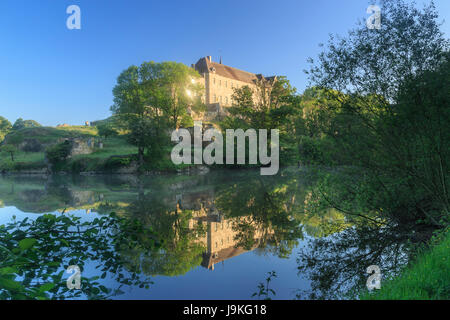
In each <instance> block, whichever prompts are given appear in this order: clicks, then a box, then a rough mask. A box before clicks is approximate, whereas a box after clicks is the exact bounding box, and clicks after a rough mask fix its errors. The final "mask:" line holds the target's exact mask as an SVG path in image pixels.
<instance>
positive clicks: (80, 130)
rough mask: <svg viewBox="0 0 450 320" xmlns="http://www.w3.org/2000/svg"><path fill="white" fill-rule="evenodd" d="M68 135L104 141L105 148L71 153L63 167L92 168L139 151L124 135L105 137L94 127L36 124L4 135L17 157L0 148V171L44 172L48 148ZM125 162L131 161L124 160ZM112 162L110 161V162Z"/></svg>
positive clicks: (6, 143) (81, 139)
mask: <svg viewBox="0 0 450 320" xmlns="http://www.w3.org/2000/svg"><path fill="white" fill-rule="evenodd" d="M66 139H78V140H80V141H94V142H95V143H97V144H99V143H101V145H102V148H94V149H93V150H92V153H90V154H80V155H74V156H73V157H71V158H70V159H69V160H68V161H67V163H65V166H64V167H63V168H61V170H63V171H78V172H79V171H90V170H93V171H95V170H97V169H101V168H102V167H104V166H105V165H106V166H107V165H108V163H109V162H111V159H112V158H113V157H114V156H116V157H121V158H123V157H126V156H130V157H131V155H132V154H135V153H136V148H135V147H134V146H132V145H130V144H129V143H127V141H126V139H125V137H124V136H118V137H110V138H107V139H105V138H103V137H100V136H98V133H97V129H96V128H95V127H86V126H68V127H57V128H54V127H36V128H24V129H21V130H18V131H14V132H12V133H10V134H8V135H7V136H6V137H5V140H4V141H3V143H2V147H4V146H7V145H11V146H14V148H15V149H16V150H17V151H16V152H14V155H13V157H14V161H13V160H12V159H11V155H10V154H9V153H7V152H0V171H2V172H17V171H19V172H31V173H38V172H40V171H42V173H45V171H46V169H47V164H46V162H45V150H46V149H47V148H48V147H50V146H53V145H56V144H58V143H61V142H63V141H64V140H66ZM122 162H129V161H126V160H122ZM109 164H111V163H109Z"/></svg>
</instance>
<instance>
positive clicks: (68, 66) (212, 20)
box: [0, 0, 450, 125]
mask: <svg viewBox="0 0 450 320" xmlns="http://www.w3.org/2000/svg"><path fill="white" fill-rule="evenodd" d="M422 1H423V0H420V1H418V2H419V3H421V2H422ZM435 2H436V5H437V8H438V10H439V11H440V13H441V19H444V18H447V17H448V14H449V13H450V1H448V0H436V1H435ZM368 3H369V2H368V1H367V0H345V1H344V0H341V1H335V0H314V1H309V0H290V1H288V0H279V1H273V0H270V1H268V0H239V1H238V0H209V1H197V0H179V1H173V0H165V1H163V0H159V1H153V0H128V1H125V0H39V1H38V0H36V1H35V0H1V1H0V39H1V40H0V70H1V71H0V115H1V116H4V117H6V118H8V119H9V120H10V121H11V122H14V121H15V120H16V119H17V118H19V117H22V118H24V119H34V120H37V121H38V122H40V123H42V124H43V125H57V124H59V123H69V124H83V123H84V121H92V120H98V119H103V118H105V117H108V116H109V115H110V111H109V107H110V106H111V104H112V92H111V91H112V88H113V87H114V84H115V81H116V78H117V76H118V75H119V74H120V72H121V71H122V70H124V69H126V68H127V67H128V66H130V65H132V64H140V63H142V62H143V61H150V60H153V61H178V62H183V63H185V64H187V65H190V64H191V63H195V62H196V61H197V60H198V59H199V58H200V57H203V56H207V55H211V56H212V57H213V60H214V61H218V60H219V56H220V55H221V56H222V59H223V63H224V64H227V65H230V66H233V67H236V68H240V69H244V70H247V71H250V72H254V73H263V74H265V75H274V74H277V75H286V76H287V77H288V78H289V79H290V80H291V82H292V83H293V85H294V86H295V87H297V89H299V90H300V91H302V90H303V89H305V87H306V86H307V78H306V76H305V74H304V73H303V70H304V69H305V68H306V67H307V65H308V64H307V62H306V60H307V58H308V57H315V56H316V55H317V54H318V53H319V52H320V48H319V46H318V44H319V43H321V42H326V40H327V39H328V34H329V33H338V34H345V33H346V32H347V31H348V30H349V29H350V28H352V27H353V26H354V25H355V23H356V22H357V21H358V19H361V18H366V17H367V16H368V15H367V14H366V8H367V6H368ZM72 4H76V5H78V6H79V7H80V8H81V30H68V29H67V28H66V19H67V17H68V16H69V15H68V14H66V8H67V7H68V6H69V5H72ZM443 30H444V32H445V33H446V36H447V37H448V36H449V34H450V24H449V22H445V23H444V25H443Z"/></svg>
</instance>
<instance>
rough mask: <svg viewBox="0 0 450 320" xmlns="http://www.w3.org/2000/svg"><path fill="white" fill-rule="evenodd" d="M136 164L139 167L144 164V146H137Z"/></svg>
mask: <svg viewBox="0 0 450 320" xmlns="http://www.w3.org/2000/svg"><path fill="white" fill-rule="evenodd" d="M138 164H139V167H141V166H142V165H143V164H144V147H138Z"/></svg>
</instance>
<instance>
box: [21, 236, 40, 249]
mask: <svg viewBox="0 0 450 320" xmlns="http://www.w3.org/2000/svg"><path fill="white" fill-rule="evenodd" d="M36 242H37V240H36V239H33V238H28V239H23V240H20V241H19V247H20V249H22V250H27V249H30V248H31V247H32V246H34V245H35V243H36Z"/></svg>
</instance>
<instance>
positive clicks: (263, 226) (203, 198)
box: [0, 169, 406, 299]
mask: <svg viewBox="0 0 450 320" xmlns="http://www.w3.org/2000/svg"><path fill="white" fill-rule="evenodd" d="M315 181H316V176H315V174H313V173H311V172H299V171H297V170H294V169H287V170H283V171H282V172H281V174H280V175H278V176H274V177H271V176H266V177H261V176H260V175H259V172H256V171H255V172H253V171H236V172H233V174H230V172H226V171H224V172H220V171H219V172H211V173H209V174H207V175H195V176H186V175H165V176H148V177H136V176H125V175H124V176H95V177H89V176H53V177H3V178H0V206H4V207H5V208H4V209H1V211H0V224H3V223H5V222H6V221H5V219H3V218H2V216H1V214H3V215H4V216H5V215H6V214H7V213H8V210H9V207H15V208H17V209H18V210H19V211H21V212H27V213H39V214H41V213H56V216H57V217H58V216H61V215H68V214H71V213H76V215H77V216H80V217H82V219H81V220H80V221H81V222H83V223H85V226H87V225H89V224H90V225H89V227H90V228H100V229H101V231H105V232H103V233H102V232H100V233H99V234H98V236H97V238H96V237H95V236H92V237H89V236H88V237H84V238H83V237H80V238H79V239H78V241H82V242H83V241H84V242H83V246H84V250H81V249H80V248H81V247H82V246H81V247H78V248H76V250H75V248H71V249H73V250H72V251H70V250H69V252H66V253H65V254H64V255H62V256H61V255H58V254H56V253H55V252H53V254H52V256H53V258H54V259H56V260H55V261H56V262H58V263H59V265H58V266H56V265H55V267H54V269H51V270H50V271H51V272H54V273H56V272H60V270H61V268H62V267H63V266H65V265H66V264H67V263H69V262H70V263H75V262H76V263H80V264H83V263H86V265H83V266H84V267H85V269H86V270H90V271H89V275H90V276H95V275H102V277H101V278H102V279H110V282H108V283H103V282H100V284H101V285H102V286H103V287H105V286H109V287H115V288H116V289H118V288H122V286H123V285H126V286H129V287H131V288H132V289H133V290H134V291H133V292H138V291H139V288H141V287H143V288H145V287H148V288H149V289H148V290H149V292H151V293H153V294H154V295H153V296H151V298H162V297H164V295H163V292H162V291H158V290H162V288H161V287H160V286H158V283H157V281H156V280H155V279H156V277H158V276H166V277H174V276H185V278H179V282H178V287H177V284H171V285H172V286H175V288H176V289H182V286H186V284H185V283H184V281H185V282H189V279H191V278H195V277H196V273H195V272H194V273H192V272H189V271H191V270H201V269H203V270H205V271H206V270H208V272H211V271H213V274H216V273H217V271H214V270H215V269H216V266H217V265H222V264H223V263H224V262H226V261H233V262H234V263H235V264H236V265H238V264H240V263H243V261H244V259H234V258H236V257H243V256H248V255H245V254H244V253H247V252H253V253H255V254H254V255H252V256H251V259H250V260H249V262H246V264H245V265H244V268H242V269H241V270H239V271H233V272H234V273H232V274H231V273H230V274H227V273H218V274H217V276H216V277H217V279H218V278H222V279H223V281H229V282H230V283H232V280H233V279H241V280H240V281H239V282H238V283H236V282H234V283H233V286H234V287H233V288H229V289H228V291H226V290H223V293H222V295H219V296H215V298H245V299H248V298H250V296H251V294H252V293H253V292H254V289H255V288H256V286H257V281H253V282H252V283H251V284H245V281H244V280H242V279H246V278H248V279H251V276H252V273H254V270H258V266H259V267H260V268H264V269H265V270H263V271H264V273H262V274H265V273H266V272H267V271H270V270H271V269H276V268H277V266H278V267H279V266H280V265H281V264H280V263H285V264H286V268H287V266H289V268H291V269H290V270H291V271H290V272H289V273H285V274H281V275H280V277H279V278H280V280H279V281H280V283H279V284H278V287H277V283H276V281H274V286H275V287H274V288H275V290H276V291H277V290H278V291H279V292H278V295H277V297H278V298H294V297H295V294H296V293H297V297H300V298H305V297H307V298H336V295H334V293H336V292H338V291H339V290H340V289H342V288H347V287H349V286H352V285H355V284H360V283H362V281H363V280H364V279H365V278H366V277H367V275H366V274H365V273H364V272H365V268H366V267H367V266H368V265H370V264H379V265H380V266H383V268H385V269H384V270H388V267H389V268H390V267H391V265H390V262H392V261H394V265H395V266H396V267H398V266H400V265H402V264H403V263H404V260H405V259H406V257H405V256H404V250H402V245H401V243H402V241H403V240H404V239H401V238H400V237H392V234H394V233H393V232H392V230H388V229H386V228H385V229H380V228H379V226H377V227H372V226H369V225H367V224H365V223H360V221H358V220H355V219H353V218H349V217H346V216H345V215H344V214H342V213H340V212H338V211H336V210H334V209H331V208H323V209H321V210H319V211H315V212H312V211H309V210H307V206H306V205H305V204H307V203H308V199H309V197H310V196H311V192H312V190H314V187H315ZM16 211H17V210H16ZM16 211H15V212H16ZM111 212H114V213H115V214H116V216H114V217H110V216H109V214H110V213H111ZM37 216H38V215H37ZM95 217H99V218H101V217H104V219H105V221H109V222H108V223H110V225H108V227H105V225H104V224H105V223H106V222H103V223H104V224H103V225H102V227H99V225H98V223H99V222H98V220H95ZM20 219H23V217H20V215H19V216H18V220H20ZM108 219H110V220H108ZM71 223H72V225H71V227H72V228H73V227H74V225H73V222H71ZM35 227H36V226H34V228H35ZM30 228H31V227H30ZM69 230H70V229H69ZM106 230H108V231H107V232H106ZM41 231H42V232H43V233H44V231H45V228H44V229H42V230H41ZM384 235H386V236H384ZM60 236H61V235H60ZM65 236H67V235H65ZM100 236H101V237H104V239H103V238H102V241H103V242H101V243H95V242H96V241H97V240H99V239H98V237H100ZM61 237H62V236H61ZM106 238H107V239H106ZM385 240H389V241H385ZM87 241H88V242H89V241H91V242H92V243H86V242H87ZM0 242H2V243H1V244H2V245H10V246H12V245H14V243H6V241H5V240H0ZM107 244H108V246H109V247H108V248H102V249H101V250H100V248H99V246H100V245H103V246H106V245H107ZM355 248H356V249H355ZM51 250H61V251H63V250H67V248H65V249H64V248H63V247H60V246H55V247H53V248H52V249H51ZM80 252H84V254H82V253H80ZM87 252H89V254H87ZM386 253H389V254H386ZM73 256H76V257H77V259H75V260H76V261H73ZM260 256H266V257H270V260H269V261H268V262H267V261H266V262H265V261H263V260H261V259H259V258H258V257H260ZM82 258H85V259H88V260H89V262H87V261H84V262H83V261H80V260H81V259H82ZM277 259H278V260H277ZM383 259H384V260H386V261H388V262H387V263H383V261H382V260H383ZM283 261H286V262H283ZM41 262H43V261H41ZM44 262H45V263H49V262H51V261H44ZM388 265H389V266H388ZM231 266H232V265H231ZM0 267H1V266H0ZM34 268H36V266H35V267H34ZM268 268H270V269H268ZM0 269H1V268H0ZM295 269H297V270H295ZM117 270H119V271H117ZM389 270H391V269H389ZM25 271H26V272H25V273H24V274H23V275H22V276H25V278H26V277H28V278H30V277H33V276H34V277H41V278H40V279H39V281H41V280H42V279H43V278H42V277H43V276H45V275H44V274H43V273H36V270H35V269H33V267H31V266H30V267H29V269H28V270H25ZM296 271H299V273H298V272H296ZM236 272H238V273H239V275H237V273H236ZM105 273H110V274H108V276H106V275H105ZM278 273H279V272H278ZM16 274H17V273H16ZM204 277H206V276H204ZM149 279H152V280H155V281H156V283H155V285H153V286H152V285H150V286H148V284H149ZM205 279H206V278H205ZM217 279H216V278H214V279H211V278H209V280H208V281H219V280H217ZM283 279H284V280H283ZM299 279H300V280H301V281H300V282H299ZM0 280H1V279H0ZM95 281H96V280H95ZM95 281H94V285H93V286H91V287H90V290H91V291H89V292H84V294H85V296H86V295H87V296H88V297H97V298H98V297H100V296H98V294H97V295H95V294H94V295H92V293H93V292H94V291H95V292H96V291H98V290H95V289H93V287H95V284H96V282H95ZM100 281H101V280H100ZM105 281H106V280H105ZM161 281H163V280H161ZM193 281H194V280H193ZM195 281H197V282H196V283H197V284H198V281H199V280H198V279H197V280H195ZM281 281H284V282H283V283H282V282H281ZM292 283H298V284H299V286H300V288H299V287H294V288H293V287H292V286H291V285H292ZM58 285H60V286H63V284H62V283H59V284H58ZM297 289H299V290H297ZM0 290H1V289H0ZM52 290H53V292H58V294H59V295H53V296H51V295H50V297H59V298H71V297H72V296H70V292H67V291H64V292H63V293H64V294H62V293H61V292H62V291H57V288H54V289H52ZM190 290H192V291H191V292H192V294H191V295H190V296H188V297H192V298H203V299H207V298H213V297H212V296H211V295H210V294H207V293H201V292H200V289H199V291H198V292H195V290H196V288H195V287H193V288H190ZM139 292H140V291H139ZM108 293H111V295H113V291H111V292H109V291H108ZM115 293H116V294H119V295H120V294H123V291H119V290H117V291H115ZM111 295H110V296H111ZM143 296H144V294H143V293H136V294H135V295H131V296H130V297H133V298H142V297H143ZM145 297H149V296H148V295H145ZM171 297H172V298H183V297H184V298H186V297H185V296H181V293H180V296H177V295H175V296H171ZM100 298H101V297H100Z"/></svg>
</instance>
